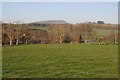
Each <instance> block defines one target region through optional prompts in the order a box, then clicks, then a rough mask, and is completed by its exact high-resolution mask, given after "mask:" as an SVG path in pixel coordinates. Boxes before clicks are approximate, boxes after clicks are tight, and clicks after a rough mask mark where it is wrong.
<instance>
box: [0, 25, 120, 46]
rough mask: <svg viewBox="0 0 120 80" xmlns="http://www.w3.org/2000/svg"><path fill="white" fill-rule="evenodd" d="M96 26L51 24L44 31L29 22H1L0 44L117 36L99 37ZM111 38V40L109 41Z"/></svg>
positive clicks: (85, 39)
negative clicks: (0, 35)
mask: <svg viewBox="0 0 120 80" xmlns="http://www.w3.org/2000/svg"><path fill="white" fill-rule="evenodd" d="M95 26H96V24H94V23H80V24H53V25H50V30H49V31H45V30H41V29H35V28H34V27H32V26H30V25H29V24H20V23H8V24H2V44H3V45H19V44H37V43H39V44H48V43H59V44H62V43H83V42H85V43H86V44H88V43H93V42H98V43H99V44H102V43H103V42H104V43H115V44H117V39H118V37H117V36H115V34H110V35H108V36H106V37H103V38H100V37H98V35H97V33H96V32H95V31H94V30H93V28H94V27H95ZM110 40H112V41H110Z"/></svg>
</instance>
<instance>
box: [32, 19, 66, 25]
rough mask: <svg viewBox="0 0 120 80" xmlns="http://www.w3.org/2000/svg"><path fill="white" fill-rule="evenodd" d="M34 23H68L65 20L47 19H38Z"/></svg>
mask: <svg viewBox="0 0 120 80" xmlns="http://www.w3.org/2000/svg"><path fill="white" fill-rule="evenodd" d="M33 23H39V24H68V23H67V22H66V21H64V20H46V21H37V22H33Z"/></svg>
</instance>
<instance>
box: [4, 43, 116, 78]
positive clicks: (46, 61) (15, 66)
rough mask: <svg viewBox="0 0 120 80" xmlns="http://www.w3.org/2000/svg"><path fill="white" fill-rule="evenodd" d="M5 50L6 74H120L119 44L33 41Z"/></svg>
mask: <svg viewBox="0 0 120 80" xmlns="http://www.w3.org/2000/svg"><path fill="white" fill-rule="evenodd" d="M2 50H3V51H2V59H3V65H2V66H3V67H2V70H3V74H2V76H3V78H118V45H86V44H31V45H20V46H6V47H3V49H2Z"/></svg>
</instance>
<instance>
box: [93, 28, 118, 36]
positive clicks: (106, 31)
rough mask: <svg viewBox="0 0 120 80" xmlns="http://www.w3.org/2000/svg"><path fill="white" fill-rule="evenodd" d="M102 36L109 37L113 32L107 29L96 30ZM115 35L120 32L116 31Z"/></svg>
mask: <svg viewBox="0 0 120 80" xmlns="http://www.w3.org/2000/svg"><path fill="white" fill-rule="evenodd" d="M94 30H95V31H96V32H97V34H98V35H100V36H108V35H109V34H110V33H111V32H112V31H113V30H109V29H108V30H107V29H94ZM114 33H115V34H118V30H114Z"/></svg>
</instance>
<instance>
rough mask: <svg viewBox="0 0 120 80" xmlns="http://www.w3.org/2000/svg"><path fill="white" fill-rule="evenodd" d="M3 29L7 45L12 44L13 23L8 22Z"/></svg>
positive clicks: (13, 35) (13, 34)
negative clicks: (7, 41) (7, 40)
mask: <svg viewBox="0 0 120 80" xmlns="http://www.w3.org/2000/svg"><path fill="white" fill-rule="evenodd" d="M4 29H5V30H4V31H5V33H6V34H7V36H8V38H9V45H12V41H13V39H14V37H15V25H14V24H12V23H10V24H7V26H6V27H4Z"/></svg>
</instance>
